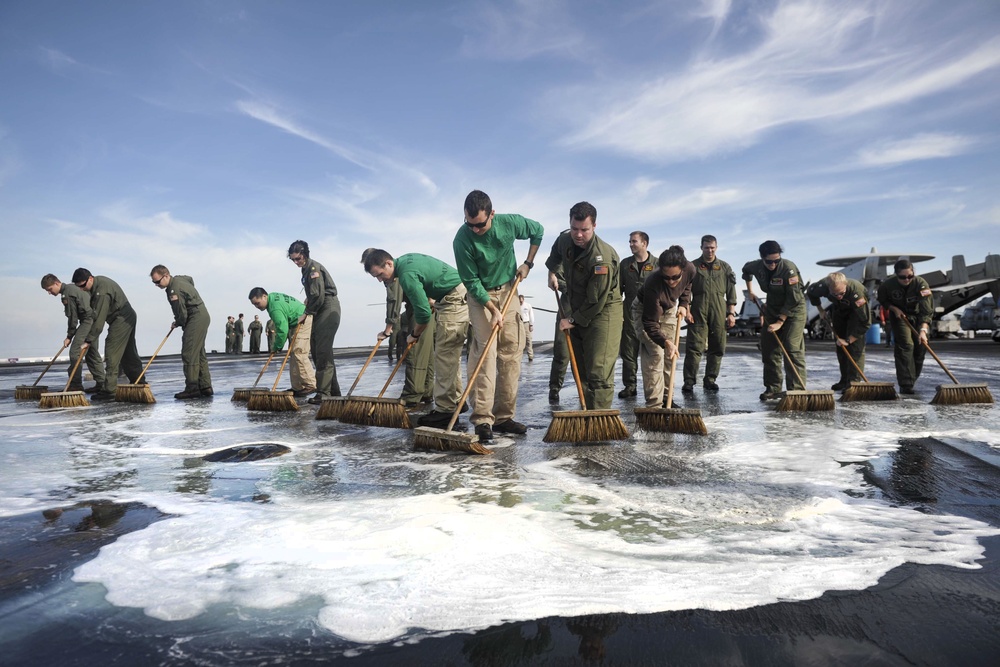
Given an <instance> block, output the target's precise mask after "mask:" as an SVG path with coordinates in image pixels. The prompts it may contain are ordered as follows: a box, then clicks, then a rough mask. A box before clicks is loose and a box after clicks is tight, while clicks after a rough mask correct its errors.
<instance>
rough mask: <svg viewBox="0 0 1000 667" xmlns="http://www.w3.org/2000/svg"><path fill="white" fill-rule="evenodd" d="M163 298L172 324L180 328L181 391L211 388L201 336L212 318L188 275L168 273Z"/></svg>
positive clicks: (206, 330)
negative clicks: (167, 306) (168, 307)
mask: <svg viewBox="0 0 1000 667" xmlns="http://www.w3.org/2000/svg"><path fill="white" fill-rule="evenodd" d="M164 291H165V292H166V294H167V301H168V302H169V303H170V308H171V309H172V310H173V311H174V324H176V325H177V326H178V327H180V328H181V329H182V330H183V332H184V333H183V335H182V336H181V363H182V364H183V366H184V391H201V390H204V389H211V388H212V374H211V373H210V372H209V370H208V357H207V356H206V355H205V339H206V338H208V327H209V325H211V324H212V318H211V316H209V314H208V308H206V307H205V302H204V301H202V298H201V295H200V294H198V290H197V289H195V286H194V278H191V277H190V276H170V283H168V284H167V288H166V290H164Z"/></svg>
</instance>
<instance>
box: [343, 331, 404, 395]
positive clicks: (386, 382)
mask: <svg viewBox="0 0 1000 667" xmlns="http://www.w3.org/2000/svg"><path fill="white" fill-rule="evenodd" d="M416 344H417V341H413V342H412V343H410V344H408V345H407V346H406V349H405V350H403V354H401V355H399V361H397V362H396V367H395V368H393V369H392V372H391V373H389V379H388V380H386V381H385V384H384V385H382V391H380V392H379V393H378V397H379V398H382V394H384V393H385V390H386V389H388V388H389V383H391V382H392V378H394V377H396V371H398V370H399V367H400V366H402V365H403V362H404V361H406V355H408V354H409V353H410V348H412V347H413V346H414V345H416ZM348 396H350V394H348Z"/></svg>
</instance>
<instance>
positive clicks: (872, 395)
mask: <svg viewBox="0 0 1000 667" xmlns="http://www.w3.org/2000/svg"><path fill="white" fill-rule="evenodd" d="M897 398H899V396H898V395H897V394H896V387H895V386H894V385H893V384H892V383H891V382H852V383H851V386H850V387H848V388H847V389H845V390H844V393H843V394H842V395H841V396H840V400H841V401H842V402H845V403H846V402H851V401H895V400H896V399H897Z"/></svg>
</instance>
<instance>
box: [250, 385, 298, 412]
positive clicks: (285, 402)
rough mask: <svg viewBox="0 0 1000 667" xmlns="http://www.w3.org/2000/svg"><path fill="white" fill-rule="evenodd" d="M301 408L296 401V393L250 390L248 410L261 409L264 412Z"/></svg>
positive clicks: (288, 410)
mask: <svg viewBox="0 0 1000 667" xmlns="http://www.w3.org/2000/svg"><path fill="white" fill-rule="evenodd" d="M298 409H299V404H298V403H296V402H295V395H294V394H293V393H292V392H290V391H266V390H264V391H262V390H259V389H258V390H255V391H252V392H250V398H248V399H247V410H260V411H262V412H294V411H296V410H298Z"/></svg>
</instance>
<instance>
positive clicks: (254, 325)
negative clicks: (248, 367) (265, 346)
mask: <svg viewBox="0 0 1000 667" xmlns="http://www.w3.org/2000/svg"><path fill="white" fill-rule="evenodd" d="M263 330H264V325H263V324H261V323H260V315H254V316H253V322H251V323H250V326H248V327H247V331H249V332H250V354H260V332H261V331H263Z"/></svg>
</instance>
